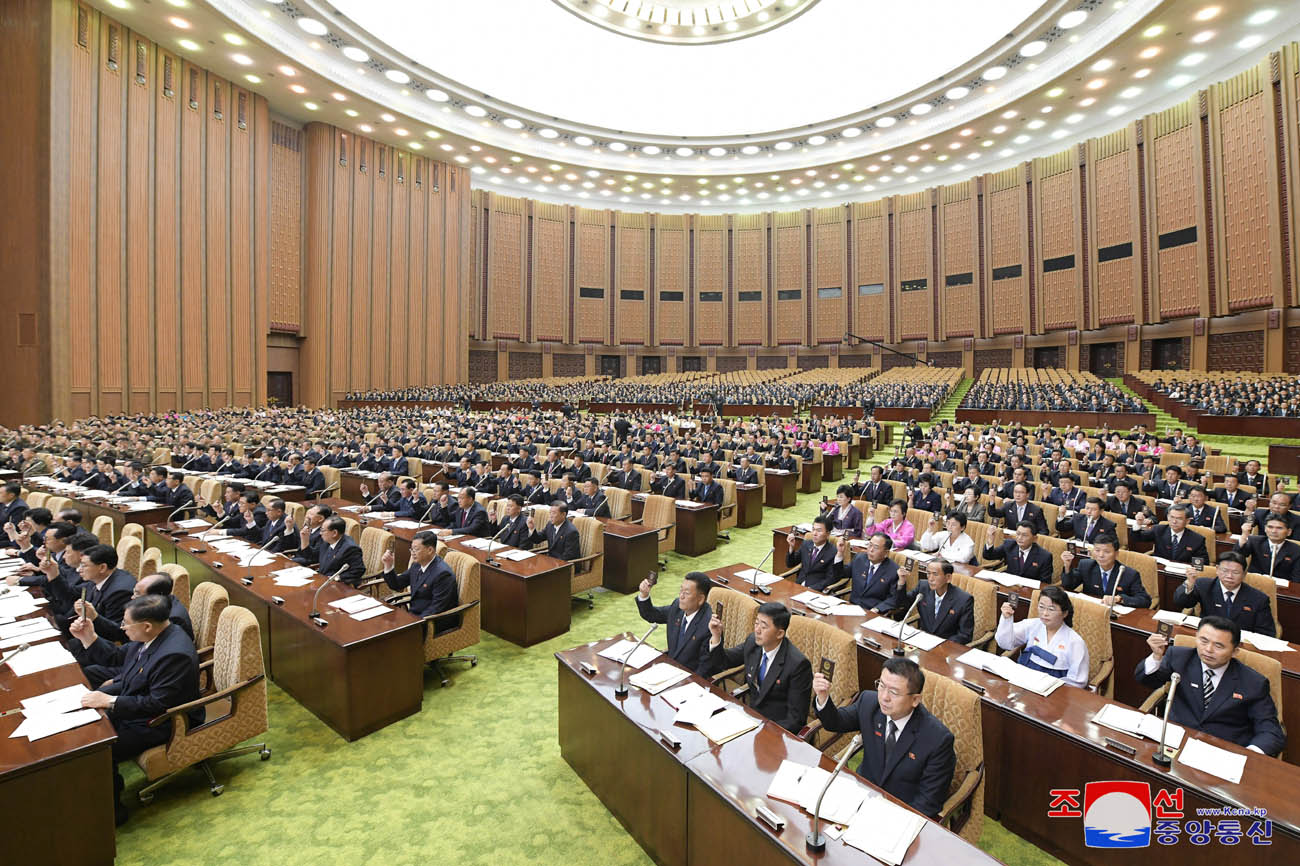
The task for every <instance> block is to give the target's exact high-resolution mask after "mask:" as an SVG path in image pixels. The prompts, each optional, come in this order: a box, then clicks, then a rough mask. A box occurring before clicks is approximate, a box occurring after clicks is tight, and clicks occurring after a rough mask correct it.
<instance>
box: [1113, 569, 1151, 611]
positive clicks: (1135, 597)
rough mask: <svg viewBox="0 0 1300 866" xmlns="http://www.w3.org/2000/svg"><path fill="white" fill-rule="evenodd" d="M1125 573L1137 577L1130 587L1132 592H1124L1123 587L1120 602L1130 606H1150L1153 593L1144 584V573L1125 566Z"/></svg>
mask: <svg viewBox="0 0 1300 866" xmlns="http://www.w3.org/2000/svg"><path fill="white" fill-rule="evenodd" d="M1124 574H1127V575H1131V576H1134V577H1136V578H1137V579H1136V580H1134V581H1133V582H1132V584H1131V585H1130V589H1132V590H1133V591H1132V592H1124V591H1123V590H1122V589H1121V591H1120V594H1119V598H1120V603H1121V604H1126V605H1128V606H1129V607H1139V608H1148V607H1150V606H1151V595H1150V594H1149V593H1148V592H1147V588H1146V587H1145V586H1143V585H1142V575H1141V574H1139V573H1138V572H1137V570H1136V569H1131V568H1125V570H1124Z"/></svg>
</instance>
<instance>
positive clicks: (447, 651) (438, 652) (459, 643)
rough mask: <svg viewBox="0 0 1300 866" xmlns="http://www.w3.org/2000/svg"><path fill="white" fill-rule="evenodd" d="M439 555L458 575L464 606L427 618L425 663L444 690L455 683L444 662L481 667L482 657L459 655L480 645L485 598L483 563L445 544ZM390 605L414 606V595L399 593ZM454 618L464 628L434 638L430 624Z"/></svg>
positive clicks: (461, 599) (458, 626)
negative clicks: (481, 577)
mask: <svg viewBox="0 0 1300 866" xmlns="http://www.w3.org/2000/svg"><path fill="white" fill-rule="evenodd" d="M438 555H439V556H441V557H442V558H443V560H444V561H445V562H446V563H447V565H449V566H451V571H452V573H453V574H455V575H456V586H457V590H458V596H457V597H458V598H459V599H460V604H458V605H456V606H455V607H453V608H452V609H451V610H446V611H443V612H442V613H435V614H430V615H429V616H426V617H425V618H424V627H425V632H424V661H425V663H426V664H427V665H429V666H430V667H431V668H433V669H434V671H435V672H437V674H438V679H439V680H440V681H441V682H442V684H443V686H446V685H448V684H449V683H450V682H451V681H450V680H449V679H447V674H446V672H445V671H444V670H443V668H442V662H469V666H470V667H477V666H478V656H474V655H456V654H455V653H456V652H457V651H458V650H463V649H467V648H468V647H472V646H474V645H475V644H476V643H478V641H479V626H480V622H481V621H482V611H481V610H480V608H479V601H480V600H481V595H480V591H479V563H478V560H477V559H475V558H474V557H472V556H470V555H469V554H468V553H461V552H460V551H459V550H450V549H448V547H447V546H446V545H445V544H439V545H438ZM387 601H388V603H389V604H408V605H409V604H410V601H411V594H410V593H409V592H408V593H399V594H398V595H395V596H392V597H390V598H389V599H387ZM450 617H459V618H460V624H459V625H457V626H456V627H455V628H453V629H450V630H448V631H444V632H443V633H441V634H434V629H433V628H431V627H430V624H431V623H433V622H437V621H439V620H444V619H447V618H450Z"/></svg>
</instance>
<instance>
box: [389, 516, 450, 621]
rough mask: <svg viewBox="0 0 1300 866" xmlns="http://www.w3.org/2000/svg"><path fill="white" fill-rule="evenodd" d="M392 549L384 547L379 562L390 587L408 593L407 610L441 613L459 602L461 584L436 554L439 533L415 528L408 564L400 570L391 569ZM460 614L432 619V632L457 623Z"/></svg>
mask: <svg viewBox="0 0 1300 866" xmlns="http://www.w3.org/2000/svg"><path fill="white" fill-rule="evenodd" d="M394 561H395V557H394V556H393V549H392V548H391V547H390V548H389V549H388V550H385V551H384V554H383V556H382V557H380V562H382V563H383V566H384V573H383V575H382V576H383V578H384V583H386V584H388V586H389V588H390V589H395V590H398V591H399V592H400V591H406V592H408V593H409V594H410V596H411V601H410V604H409V606H408V607H407V610H409V611H410V612H411V613H413V614H415V615H416V616H430V615H432V614H435V613H442V612H443V611H444V610H450V609H451V608H453V607H455V606H456V605H458V604H460V587H459V586H458V585H457V583H456V575H455V574H454V573H453V572H452V570H451V566H449V565H448V564H447V563H446V561H444V560H443V559H442V557H440V556H438V536H437V535H435V534H434V533H432V532H427V531H426V532H417V533H415V535H414V536H413V537H412V538H411V564H410V567H409V568H407V569H406V571H404V572H402V573H401V574H398V573H396V572H395V571H394V570H393V562H394ZM459 619H460V618H459V616H447V617H443V618H442V619H439V620H435V621H434V627H433V633H434V634H441V633H443V632H445V631H451V630H452V629H454V628H457V627H458V626H459V625H460V622H459Z"/></svg>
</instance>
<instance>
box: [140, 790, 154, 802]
mask: <svg viewBox="0 0 1300 866" xmlns="http://www.w3.org/2000/svg"><path fill="white" fill-rule="evenodd" d="M137 797H138V799H139V800H140V805H142V806H148V805H149V804H150V803H152V802H153V794H152V793H149V792H145V791H141V792H140V793H139V794H138V795H137Z"/></svg>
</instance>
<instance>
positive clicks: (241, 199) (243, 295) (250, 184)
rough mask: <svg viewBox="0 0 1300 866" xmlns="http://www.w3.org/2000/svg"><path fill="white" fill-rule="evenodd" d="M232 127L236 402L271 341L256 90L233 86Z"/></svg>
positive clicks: (248, 391)
mask: <svg viewBox="0 0 1300 866" xmlns="http://www.w3.org/2000/svg"><path fill="white" fill-rule="evenodd" d="M230 91H231V92H230V100H231V101H230V105H229V106H228V108H227V112H228V113H227V115H226V118H227V120H226V128H227V129H228V130H229V133H230V184H229V189H230V193H229V202H230V268H229V272H230V277H229V279H230V313H229V315H230V328H231V335H230V360H231V382H230V401H231V403H232V405H235V406H247V405H249V404H250V403H252V402H253V390H254V389H253V370H254V364H255V362H256V351H255V350H254V343H255V341H256V340H259V339H260V340H262V341H265V339H266V338H265V331H261V332H257V331H256V328H257V318H256V316H255V315H254V312H255V310H256V301H255V299H254V297H253V249H254V247H253V190H254V187H255V185H256V183H257V178H256V177H255V174H254V169H253V136H252V135H250V134H249V129H248V127H249V120H248V118H245V121H244V123H243V125H242V127H241V124H240V122H239V111H240V109H239V106H240V98H241V96H242V97H243V103H244V106H245V109H244V110H245V112H246V111H247V106H248V104H249V97H250V95H251V94H249V93H247V92H246V91H242V90H240V89H239V88H238V87H232V88H231V89H230Z"/></svg>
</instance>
